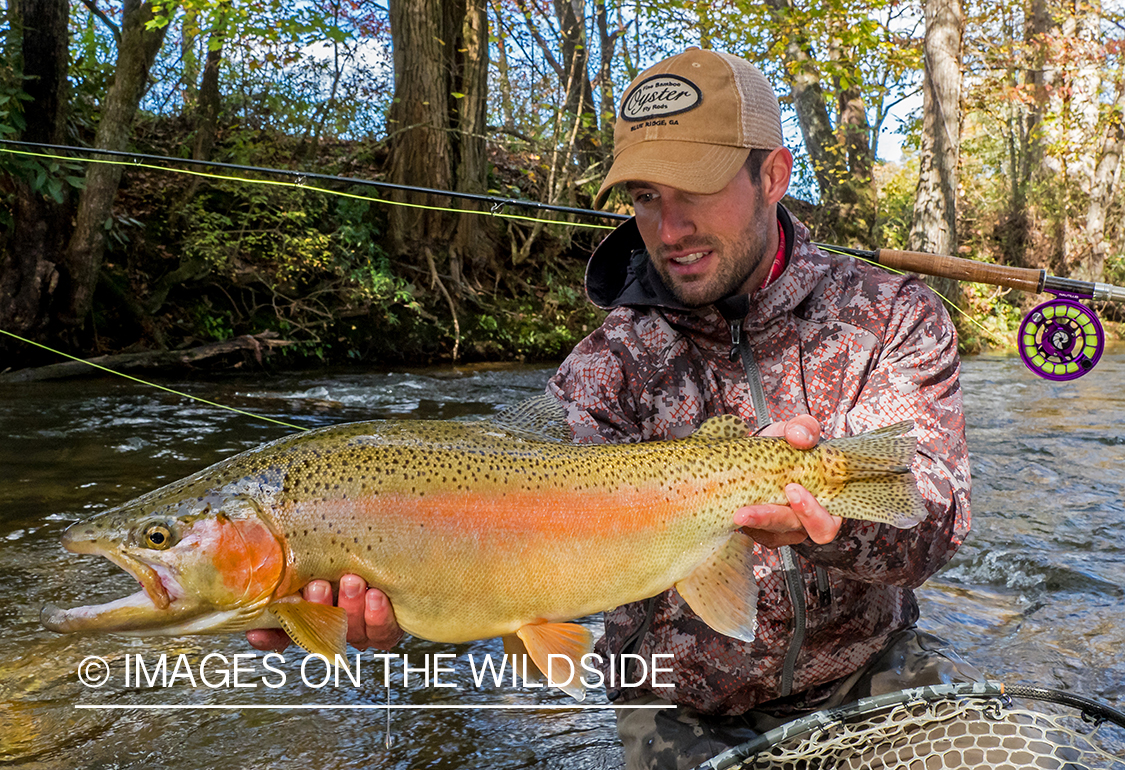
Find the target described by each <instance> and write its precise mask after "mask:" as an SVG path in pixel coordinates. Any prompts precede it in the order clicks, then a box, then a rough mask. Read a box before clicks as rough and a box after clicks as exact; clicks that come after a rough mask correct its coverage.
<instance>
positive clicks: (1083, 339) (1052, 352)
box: [1017, 297, 1105, 382]
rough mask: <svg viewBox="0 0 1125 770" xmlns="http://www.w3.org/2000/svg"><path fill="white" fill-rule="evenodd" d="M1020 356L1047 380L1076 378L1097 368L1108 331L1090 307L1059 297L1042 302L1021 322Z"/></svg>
mask: <svg viewBox="0 0 1125 770" xmlns="http://www.w3.org/2000/svg"><path fill="white" fill-rule="evenodd" d="M1017 340H1018V345H1019V351H1020V358H1021V359H1023V362H1024V365H1025V366H1027V368H1028V369H1030V370H1031V371H1033V372H1035V374H1037V375H1039V376H1040V377H1043V378H1044V379H1047V380H1055V381H1057V382H1064V381H1066V380H1074V379H1077V378H1079V377H1081V376H1082V375H1084V374H1086V372H1088V371H1090V370H1091V369H1093V368H1094V366H1095V365H1096V364H1097V363H1098V359H1099V358H1101V356H1102V351H1103V350H1104V349H1105V332H1104V331H1103V330H1102V325H1101V322H1100V321H1098V317H1097V316H1096V315H1095V314H1094V311H1092V310H1091V309H1090V308H1088V307H1086V306H1085V305H1083V304H1082V303H1080V302H1075V301H1074V300H1071V299H1063V298H1059V297H1056V298H1055V299H1052V300H1048V301H1047V302H1044V303H1043V304H1041V305H1038V306H1037V307H1036V308H1035V309H1033V310H1032V311H1031V312H1030V313H1028V314H1027V315H1026V316H1025V317H1024V319H1023V323H1021V324H1020V330H1019V336H1018V337H1017Z"/></svg>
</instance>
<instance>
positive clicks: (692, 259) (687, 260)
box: [671, 251, 707, 265]
mask: <svg viewBox="0 0 1125 770" xmlns="http://www.w3.org/2000/svg"><path fill="white" fill-rule="evenodd" d="M706 255H707V252H705V251H693V252H692V253H691V254H684V255H683V256H682V257H673V258H672V260H671V261H672V262H675V263H676V264H677V265H694V264H695V263H696V262H698V261H699V260H701V259H703V257H705V256H706Z"/></svg>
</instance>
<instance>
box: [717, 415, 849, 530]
mask: <svg viewBox="0 0 1125 770" xmlns="http://www.w3.org/2000/svg"><path fill="white" fill-rule="evenodd" d="M760 435H762V436H776V437H779V438H784V439H785V440H786V441H788V442H789V443H790V444H792V445H793V446H794V447H796V448H797V449H812V448H813V447H814V446H816V444H817V442H818V441H820V423H819V422H817V421H816V418H814V417H813V416H812V415H808V414H803V415H800V416H798V417H794V418H793V419H792V420H789V421H788V422H775V423H774V424H773V425H770V426H769V427H768V428H766V429H765V430H763V431H762V432H761V434H760ZM785 496H786V497H787V498H789V505H748V506H746V507H745V508H739V509H738V510H737V511H735V512H734V521H735V523H736V524H738V525H739V526H741V527H742V529H743V531H744V532H746V534H748V535H749V536H750V537H752V538H754V541H755V542H757V543H761V544H762V545H764V546H766V547H767V548H778V547H780V546H783V545H796V544H797V543H803V542H804V541H805V540H806V539H809V538H811V539H812V541H813V542H814V543H820V544H824V543H830V542H832V541H833V540H834V539H835V538H836V535H837V534H839V532H840V524H841V523H842V520H841V519H840V517H839V516H832V515H831V514H829V513H828V511H826V510H824V506H822V505H821V504H820V503H818V502H817V501H816V498H815V497H813V496H812V494H811V493H810V492H809V491H808V490H807V489H805V488H804V487H802V486H801V485H800V484H789V485H788V486H786V487H785Z"/></svg>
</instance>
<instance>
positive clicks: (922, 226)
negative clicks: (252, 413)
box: [0, 0, 1125, 370]
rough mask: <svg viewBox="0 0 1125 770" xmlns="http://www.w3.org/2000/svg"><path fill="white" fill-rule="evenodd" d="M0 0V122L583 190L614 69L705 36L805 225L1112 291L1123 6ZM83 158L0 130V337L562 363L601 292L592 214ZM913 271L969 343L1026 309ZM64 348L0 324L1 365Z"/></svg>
mask: <svg viewBox="0 0 1125 770" xmlns="http://www.w3.org/2000/svg"><path fill="white" fill-rule="evenodd" d="M2 8H3V19H4V21H5V22H6V24H5V30H4V31H3V39H2V41H0V42H2V44H3V59H2V61H0V139H3V140H21V141H23V142H32V143H40V144H48V145H69V146H77V147H83V148H98V149H104V150H110V151H118V152H135V153H144V154H149V155H160V156H171V157H174V158H178V159H184V160H196V161H218V162H222V163H228V164H240V165H248V166H258V167H269V168H277V169H286V170H293V171H302V172H307V173H309V174H313V173H315V174H327V175H340V176H346V177H351V178H356V179H365V180H382V181H385V182H390V183H393V184H398V185H416V186H420V187H424V188H430V189H433V190H449V191H458V192H465V193H476V194H484V195H495V196H499V197H502V198H515V199H521V200H530V201H537V202H542V203H550V204H556V205H561V206H568V207H578V208H588V207H589V206H590V203H591V201H592V198H593V194H594V193H595V192H596V190H597V187H598V184H599V182H600V180H601V178H602V176H603V175H604V173H605V171H606V169H607V166H608V163H609V161H610V159H611V150H612V137H613V120H614V113H615V110H616V107H617V104H618V102H619V101H620V99H621V97H622V92H623V90H624V88H625V87H626V85H627V84H628V83H629V81H630V80H631V79H632V78H633V77H635V76H636V75H637V74H638V73H639V72H640V71H641V70H643V69H644V67H646V66H647V65H649V64H651V63H653V62H655V61H656V60H658V59H659V58H662V57H663V56H665V55H668V54H670V53H674V52H677V51H679V50H682V49H683V48H684V47H686V46H687V45H701V46H703V47H707V48H716V49H719V50H726V51H730V52H732V53H735V54H738V55H742V56H745V57H746V58H748V59H750V60H751V61H753V62H755V63H756V64H758V66H759V67H761V68H762V70H763V71H764V72H765V73H766V74H767V76H768V77H769V78H770V79H771V81H772V82H773V84H774V87H775V89H776V90H777V92H778V93H779V95H780V97H781V99H782V103H783V109H784V118H785V123H786V126H785V127H786V131H787V136H788V138H789V141H790V144H791V147H792V148H793V149H794V150H795V154H796V155H797V157H798V166H797V170H796V179H795V183H794V186H793V188H792V190H791V192H792V196H791V197H790V198H789V200H788V201H787V203H788V205H789V206H790V207H791V208H792V209H793V210H794V211H795V212H796V213H797V215H798V216H799V217H800V218H802V219H803V220H805V221H806V222H807V223H808V224H809V225H810V226H811V227H812V230H813V234H814V238H815V239H816V240H818V241H821V242H828V243H834V244H838V245H842V246H853V247H858V248H878V247H891V248H911V249H914V250H919V251H930V252H935V253H943V254H955V255H959V256H963V257H969V258H972V259H978V260H983V261H986V262H995V263H1002V264H1007V265H1015V266H1021V267H1035V268H1046V269H1047V270H1048V272H1050V273H1052V274H1054V275H1060V276H1068V277H1074V278H1081V279H1083V280H1098V281H1107V282H1110V283H1115V284H1123V283H1125V249H1123V248H1122V246H1121V243H1120V242H1121V235H1122V228H1123V220H1125V211H1123V207H1122V203H1121V200H1120V197H1121V196H1120V195H1119V194H1118V193H1119V190H1120V184H1121V170H1120V161H1121V155H1122V151H1123V149H1125V121H1123V112H1125V58H1123V47H1122V40H1123V38H1125V8H1123V7H1122V3H1121V2H1101V1H1099V0H1002V1H1001V2H996V0H914V1H913V2H906V1H904V0H863V2H858V1H857V0H815V1H814V0H719V1H718V2H715V1H710V2H709V1H707V0H645V2H643V3H641V2H637V1H634V0H621V1H620V2H612V1H611V0H444V1H442V0H297V1H296V2H282V0H186V1H185V2H153V1H152V0H145V1H143V2H142V0H81V2H74V3H68V2H65V1H62V0H8V2H6V4H3V6H2ZM907 105H913V106H912V107H911V108H910V109H906V106H907ZM894 132H897V133H898V134H899V135H900V136H898V137H897V138H898V139H899V141H900V142H901V145H902V153H901V157H896V158H891V159H885V158H884V157H883V155H882V154H881V153H880V150H881V148H882V147H885V146H886V145H887V138H888V135H889V134H891V133H894ZM894 138H895V137H894V136H891V139H894ZM89 157H90V156H79V155H74V154H70V153H66V152H63V151H53V150H42V149H34V148H28V147H26V146H15V145H0V330H5V331H8V332H11V333H13V334H18V335H20V336H22V337H25V338H28V339H31V340H34V341H38V342H40V343H43V344H46V345H50V346H53V347H56V348H59V349H62V350H64V351H68V352H70V353H72V354H77V355H83V356H87V355H99V354H106V353H121V352H137V351H156V350H165V351H175V350H185V349H189V348H193V347H195V346H199V345H201V344H203V343H208V342H223V341H230V340H233V339H236V338H238V339H249V338H247V337H245V336H244V335H255V336H254V338H253V340H252V344H251V345H249V348H250V349H251V350H252V351H253V352H254V353H255V354H258V353H260V352H261V350H263V349H272V348H277V349H279V350H280V353H279V354H278V356H275V357H274V360H280V361H281V362H282V363H283V364H287V365H307V364H309V363H317V362H320V361H323V362H328V363H339V362H347V361H362V362H369V363H402V362H408V363H420V362H427V361H436V360H446V361H448V360H524V359H557V358H560V357H561V356H563V355H565V353H566V352H567V351H569V349H570V348H571V347H572V346H573V344H574V343H575V342H577V341H578V340H579V339H581V337H583V336H584V335H585V334H586V333H588V332H589V331H591V330H592V329H593V328H594V327H595V326H596V325H597V323H598V322H599V320H600V317H601V315H600V311H598V310H597V309H596V308H593V307H592V306H590V305H589V303H588V302H587V301H586V299H585V296H584V293H583V291H582V275H583V269H584V266H585V261H586V257H587V256H588V254H589V251H590V249H591V248H592V247H593V246H594V245H595V244H596V243H597V242H598V241H599V240H600V239H601V238H602V237H604V235H605V234H606V233H607V232H608V230H607V229H605V228H607V227H609V226H612V225H613V224H614V222H613V221H611V220H607V219H599V218H598V217H594V216H590V215H579V214H573V213H565V212H543V211H536V210H524V209H520V208H518V207H515V206H511V205H494V204H490V203H488V202H484V203H480V202H472V201H466V200H461V199H456V198H452V197H449V196H442V195H437V194H432V193H417V192H408V191H402V190H397V189H385V188H384V189H375V190H373V189H372V188H370V187H358V186H355V185H349V184H348V183H346V182H339V183H322V182H319V181H318V182H317V183H316V184H315V185H314V184H312V183H302V180H300V179H299V178H298V179H297V180H296V181H293V178H292V177H288V178H284V177H277V176H272V175H268V174H260V173H254V172H245V171H238V170H216V169H215V168H214V167H205V166H202V165H199V166H192V165H190V164H189V165H181V166H172V165H167V164H154V163H150V162H145V163H140V162H136V161H130V160H128V159H124V160H123V159H122V158H120V157H109V156H95V157H100V159H101V160H102V161H103V162H89V160H88V158H89ZM107 160H108V161H112V162H104V161H107ZM162 165H164V166H165V167H163V168H162V167H161V166H162ZM185 172H191V173H185ZM317 186H320V187H326V188H330V189H331V190H332V191H333V192H332V193H329V192H321V191H318V190H317V189H314V188H315V187H317ZM401 204H409V205H405V206H404V205H401ZM608 207H609V208H610V209H611V210H614V211H618V212H628V211H629V206H628V201H627V200H626V199H625V198H624V197H616V198H612V199H611V201H610V203H609V206H608ZM936 288H939V290H941V291H942V293H943V294H944V295H945V296H946V297H947V298H948V299H949V301H950V302H951V303H953V304H956V305H958V306H959V307H960V308H961V309H962V310H963V311H964V313H963V314H959V315H957V316H956V318H957V319H958V326H959V330H960V332H961V340H962V346H963V348H965V349H967V350H974V349H978V348H979V347H981V346H982V345H1003V344H1005V342H1010V341H1011V339H1012V335H1013V333H1014V331H1015V329H1016V328H1017V327H1018V324H1019V319H1020V317H1021V315H1022V311H1023V310H1024V309H1026V307H1028V306H1029V305H1030V304H1033V303H1034V302H1035V301H1036V298H1035V297H1028V296H1027V295H1019V294H1018V293H1015V294H1012V293H1007V292H1006V291H1004V290H1001V289H998V288H996V287H989V286H981V285H970V284H963V285H960V286H959V285H957V284H953V283H949V282H944V283H940V284H939V285H938V286H937V287H936ZM1099 311H1100V312H1101V313H1102V314H1103V316H1104V317H1105V318H1107V319H1110V320H1117V321H1121V320H1125V319H1123V318H1122V317H1121V310H1120V307H1117V308H1116V309H1115V308H1113V307H1109V306H1106V307H1102V308H1099ZM1115 312H1116V313H1117V315H1116V316H1115V315H1114V313H1115ZM966 319H972V321H971V322H970V321H969V320H966ZM282 343H284V344H282ZM245 347H247V346H243V348H245ZM243 356H244V354H243V353H239V354H237V355H236V360H235V361H234V363H235V365H237V364H238V363H239V362H240V361H242V360H243V358H242V357H243ZM53 360H56V359H55V357H54V356H53V354H50V353H47V352H44V351H43V350H41V349H40V348H36V347H34V346H31V345H27V344H25V343H23V342H21V341H18V340H16V339H14V338H12V337H8V336H2V337H0V370H5V369H12V368H19V367H22V366H33V365H37V364H42V363H47V362H50V361H53ZM225 363H226V364H231V363H232V362H231V360H230V359H225Z"/></svg>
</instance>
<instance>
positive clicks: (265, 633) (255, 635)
mask: <svg viewBox="0 0 1125 770" xmlns="http://www.w3.org/2000/svg"><path fill="white" fill-rule="evenodd" d="M246 641H248V642H250V646H251V647H253V648H254V649H255V650H261V651H262V652H284V651H285V648H286V647H288V646H289V641H290V640H289V634H287V633H285V632H284V631H282V630H281V629H280V628H255V629H251V630H250V631H247V632H246Z"/></svg>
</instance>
